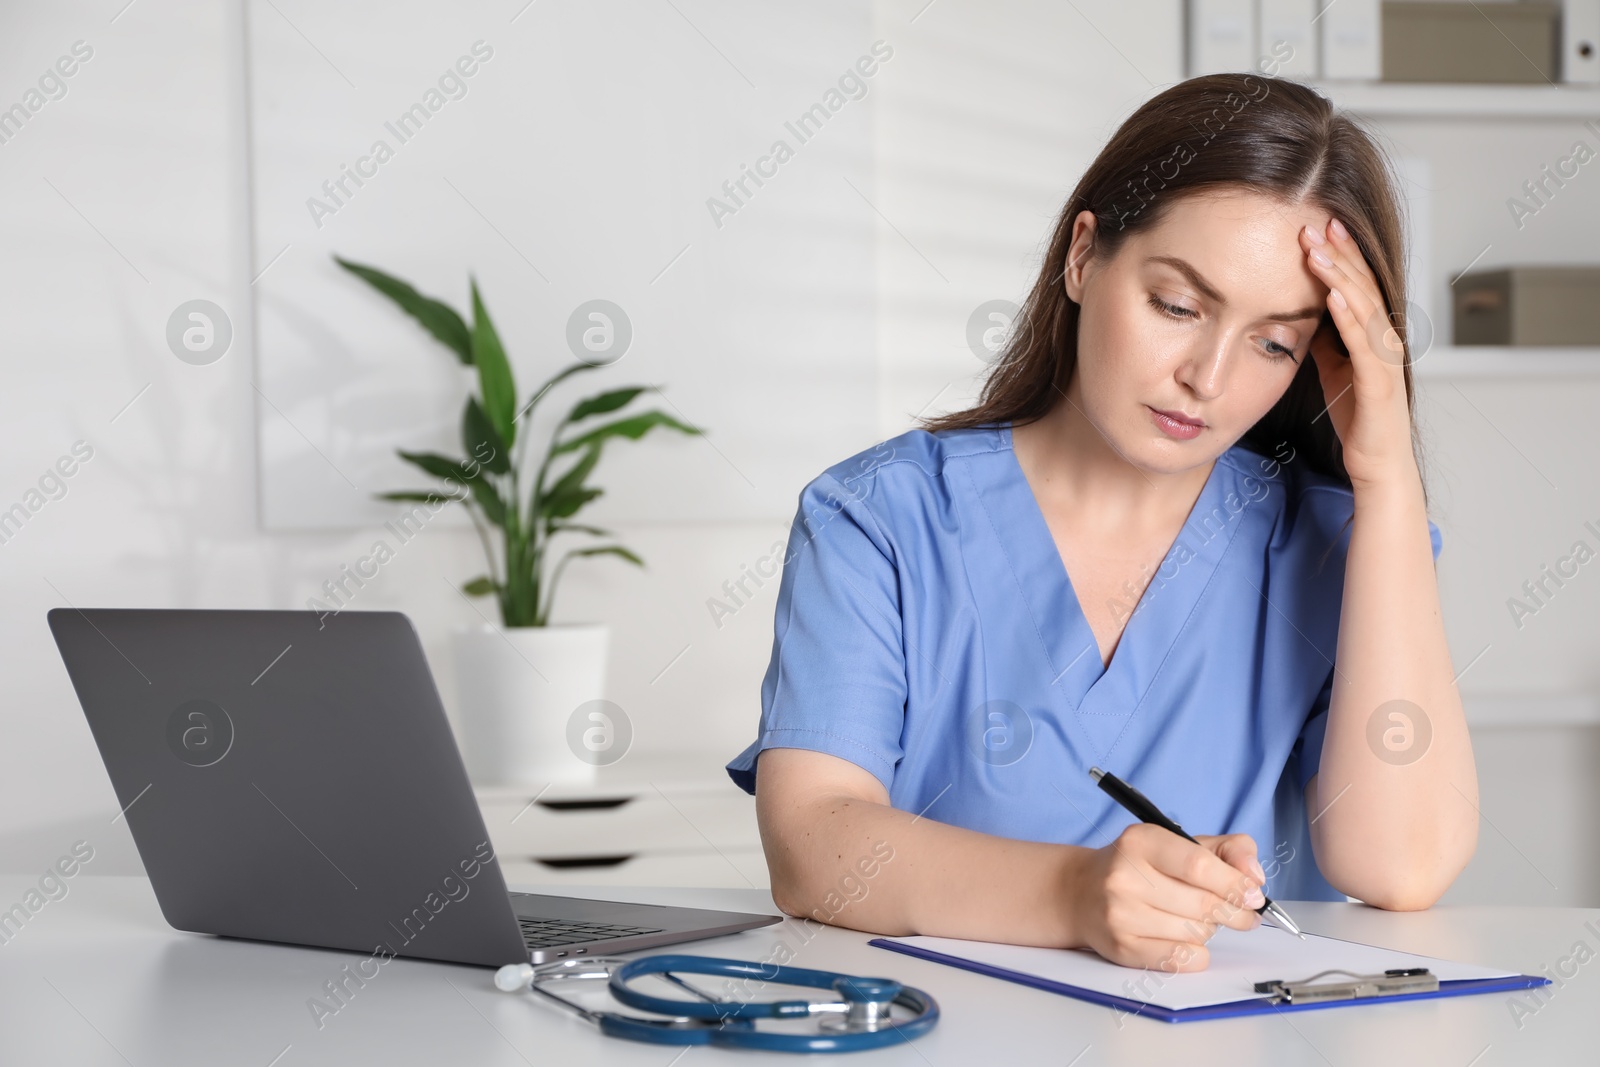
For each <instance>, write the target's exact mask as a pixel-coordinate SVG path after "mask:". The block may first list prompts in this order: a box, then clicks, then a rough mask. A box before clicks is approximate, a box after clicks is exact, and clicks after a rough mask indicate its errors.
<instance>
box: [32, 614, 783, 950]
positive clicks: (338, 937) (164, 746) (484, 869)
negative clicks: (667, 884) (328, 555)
mask: <svg viewBox="0 0 1600 1067" xmlns="http://www.w3.org/2000/svg"><path fill="white" fill-rule="evenodd" d="M49 622H50V631H51V633H52V634H53V635H54V636H55V640H56V646H57V648H59V649H60V651H61V658H62V660H63V661H65V663H66V668H67V674H68V675H69V676H70V677H71V679H72V685H73V688H74V689H76V690H77V694H78V701H79V703H81V704H82V705H83V712H84V715H85V716H86V717H87V718H88V721H89V729H90V731H91V732H92V733H93V734H94V740H95V744H96V745H97V746H98V747H99V749H100V756H101V759H102V760H104V762H105V766H106V772H107V773H108V774H109V775H110V777H111V784H112V787H113V788H114V789H115V791H116V794H117V802H118V806H119V807H120V808H121V809H122V813H121V815H120V816H118V817H119V818H124V819H126V820H127V823H128V829H129V830H130V831H131V832H132V834H133V840H134V844H135V845H136V846H137V847H138V850H139V857H140V859H141V860H143V862H144V867H145V871H146V873H147V874H148V875H149V877H150V884H151V887H152V888H153V889H154V891H155V895H156V900H157V902H158V903H159V904H160V906H161V912H162V915H163V916H164V917H165V918H166V920H167V922H168V923H169V924H171V925H172V926H173V927H174V928H175V929H178V930H188V931H193V932H195V933H206V934H219V935H223V936H227V937H239V938H251V939H254V940H258V941H277V942H284V943H288V944H295V945H312V946H319V947H324V948H335V949H344V950H348V951H352V952H369V953H372V954H373V955H374V956H376V957H379V958H380V960H386V959H387V958H389V957H390V956H408V957H414V958H419V959H431V960H444V961H448V962H452V963H468V964H480V965H484V966H490V967H499V966H502V965H504V964H506V963H517V962H521V961H523V960H526V961H528V962H530V963H535V964H539V963H547V962H551V961H554V960H558V959H563V958H571V957H581V956H586V955H601V954H603V955H611V954H613V953H623V952H631V951H634V950H637V949H645V948H653V947H655V946H658V945H671V944H677V943H680V942H684V941H692V940H696V939H699V938H708V937H718V936H721V935H724V934H732V933H736V932H738V931H741V930H750V929H754V928H756V927H761V926H769V925H771V924H773V923H777V922H780V921H782V917H781V916H777V915H759V914H748V913H743V912H725V911H704V910H699V909H691V908H679V907H666V906H655V905H640V904H627V903H621V902H615V901H603V900H586V899H581V898H575V897H562V896H547V895H544V894H534V893H512V892H509V891H508V890H507V888H506V884H505V879H504V877H503V876H502V874H501V870H500V865H499V862H498V859H497V857H496V856H495V853H494V848H493V846H492V844H491V842H490V837H489V833H488V831H487V830H486V829H485V827H484V822H483V815H482V812H481V811H480V809H479V807H478V803H477V800H476V798H475V797H474V796H473V792H472V787H471V785H470V783H469V782H468V779H467V773H466V769H465V767H464V766H463V764H462V762H461V755H460V753H459V752H458V751H457V749H456V744H455V738H454V736H453V735H452V734H451V731H450V725H449V722H448V720H447V719H446V718H445V713H444V707H443V705H442V704H441V703H440V700H439V693H438V690H437V689H436V687H435V686H434V682H433V676H432V674H431V673H430V672H429V670H428V664H427V660H426V659H425V657H424V655H423V651H422V643H421V641H420V640H419V639H418V636H417V631H416V629H415V627H413V626H412V624H411V620H410V619H408V618H407V617H406V616H405V615H404V614H401V613H399V612H392V611H367V612H358V611H343V612H340V613H339V614H338V615H334V616H331V617H330V616H325V615H324V614H323V613H319V612H314V611H191V610H141V609H83V610H80V609H77V608H56V609H54V610H52V611H51V612H50V613H49Z"/></svg>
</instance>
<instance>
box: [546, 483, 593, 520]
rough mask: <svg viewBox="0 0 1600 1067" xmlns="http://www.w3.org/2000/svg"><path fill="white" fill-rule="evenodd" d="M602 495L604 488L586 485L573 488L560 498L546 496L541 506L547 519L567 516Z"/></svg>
mask: <svg viewBox="0 0 1600 1067" xmlns="http://www.w3.org/2000/svg"><path fill="white" fill-rule="evenodd" d="M603 495H605V490H604V489H598V488H593V487H588V486H586V487H584V488H581V489H575V490H573V491H572V492H570V493H568V494H567V495H566V496H564V497H561V498H560V499H557V498H555V497H546V498H545V503H544V508H543V510H544V515H545V519H546V521H548V520H550V519H565V518H568V517H570V516H571V515H573V514H575V513H576V512H577V510H578V509H579V508H581V507H583V506H584V505H585V504H587V503H588V502H589V501H591V500H594V499H595V498H596V497H599V496H603Z"/></svg>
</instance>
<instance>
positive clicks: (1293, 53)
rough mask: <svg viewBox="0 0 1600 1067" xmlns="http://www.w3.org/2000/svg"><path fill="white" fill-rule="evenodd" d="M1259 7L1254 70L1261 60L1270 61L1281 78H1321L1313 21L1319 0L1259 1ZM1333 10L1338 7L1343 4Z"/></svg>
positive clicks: (1343, 0) (1252, 65) (1251, 66)
mask: <svg viewBox="0 0 1600 1067" xmlns="http://www.w3.org/2000/svg"><path fill="white" fill-rule="evenodd" d="M1340 2H1341V3H1343V2H1346V0H1340ZM1258 3H1259V7H1258V8H1257V34H1258V36H1257V38H1256V52H1257V60H1258V62H1257V63H1252V64H1251V65H1250V69H1252V70H1254V69H1257V68H1258V67H1259V61H1260V60H1262V59H1268V58H1270V59H1271V60H1272V61H1273V62H1274V66H1275V67H1276V72H1277V76H1279V77H1285V78H1298V79H1306V78H1315V77H1317V76H1318V73H1319V69H1320V68H1319V64H1318V61H1317V38H1316V27H1315V26H1314V24H1313V21H1312V20H1313V19H1316V16H1317V7H1318V3H1317V0H1258ZM1333 6H1334V7H1338V6H1339V4H1334V5H1333ZM1324 17H1326V16H1324ZM1285 45H1287V46H1288V48H1287V49H1285V47H1284V46H1285Z"/></svg>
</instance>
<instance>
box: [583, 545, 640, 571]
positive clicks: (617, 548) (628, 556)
mask: <svg viewBox="0 0 1600 1067" xmlns="http://www.w3.org/2000/svg"><path fill="white" fill-rule="evenodd" d="M567 555H569V556H621V557H622V558H623V559H625V560H627V561H628V562H630V563H634V564H637V565H638V566H640V567H643V566H644V560H642V559H640V558H639V557H638V556H636V555H634V554H633V553H632V552H630V551H628V550H627V549H626V548H623V547H622V546H621V545H599V546H597V547H595V548H575V549H573V550H572V551H571V552H568V553H567Z"/></svg>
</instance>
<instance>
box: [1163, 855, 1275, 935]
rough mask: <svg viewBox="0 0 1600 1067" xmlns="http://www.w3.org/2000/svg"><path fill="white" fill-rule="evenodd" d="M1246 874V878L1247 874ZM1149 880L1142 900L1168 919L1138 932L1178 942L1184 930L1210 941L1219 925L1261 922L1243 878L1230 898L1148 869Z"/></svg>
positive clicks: (1250, 926)
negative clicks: (1154, 926) (1250, 901)
mask: <svg viewBox="0 0 1600 1067" xmlns="http://www.w3.org/2000/svg"><path fill="white" fill-rule="evenodd" d="M1241 873H1242V872H1241ZM1245 877H1246V878H1249V876H1248V875H1246V876H1245ZM1149 882H1150V883H1151V885H1150V886H1149V887H1147V888H1146V891H1145V893H1144V894H1143V899H1144V900H1145V901H1147V902H1148V904H1149V905H1150V907H1152V908H1154V909H1156V910H1157V911H1158V912H1160V913H1162V915H1164V916H1166V917H1167V921H1164V922H1163V924H1162V925H1161V926H1159V927H1157V928H1155V929H1150V930H1141V931H1140V932H1141V933H1146V934H1148V935H1149V936H1161V937H1165V938H1167V939H1169V940H1173V941H1179V940H1182V932H1187V933H1188V934H1189V935H1190V936H1191V938H1198V939H1199V940H1201V941H1209V940H1210V939H1211V937H1212V935H1214V934H1215V933H1216V932H1217V927H1218V926H1227V927H1230V928H1232V929H1234V930H1254V929H1255V928H1256V927H1257V926H1259V925H1261V916H1260V915H1259V914H1258V913H1257V912H1256V911H1255V910H1254V909H1253V908H1251V907H1250V906H1249V890H1248V889H1246V888H1245V885H1246V882H1245V881H1244V880H1241V881H1240V883H1239V886H1238V887H1237V888H1236V889H1235V890H1234V891H1233V893H1232V897H1231V899H1229V898H1227V897H1220V896H1218V895H1217V894H1215V893H1213V892H1211V891H1210V890H1208V889H1201V888H1200V887H1199V886H1193V885H1190V884H1189V883H1188V882H1182V881H1179V880H1178V879H1176V878H1171V877H1169V876H1167V875H1165V874H1163V873H1161V872H1160V871H1157V870H1152V871H1150V873H1149ZM1262 903H1265V898H1262ZM1257 906H1258V907H1259V906H1260V905H1259V904H1258V905H1257ZM1174 924H1177V925H1174Z"/></svg>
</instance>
